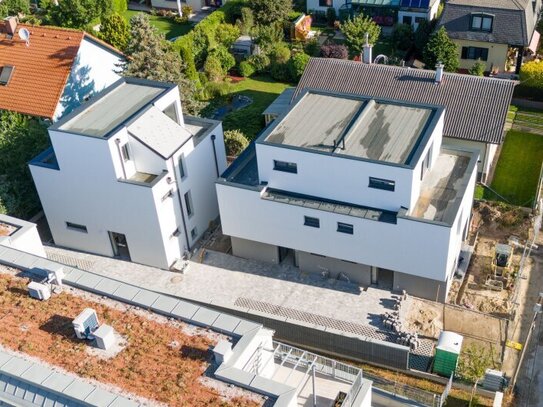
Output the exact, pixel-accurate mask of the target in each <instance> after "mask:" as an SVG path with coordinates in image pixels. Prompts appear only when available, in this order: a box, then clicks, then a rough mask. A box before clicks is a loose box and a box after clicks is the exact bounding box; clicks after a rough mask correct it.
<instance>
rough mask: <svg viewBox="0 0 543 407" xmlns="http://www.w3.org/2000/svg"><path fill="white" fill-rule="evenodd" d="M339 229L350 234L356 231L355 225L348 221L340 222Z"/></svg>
mask: <svg viewBox="0 0 543 407" xmlns="http://www.w3.org/2000/svg"><path fill="white" fill-rule="evenodd" d="M337 231H338V232H340V233H347V234H348V235H352V234H353V232H354V227H353V225H350V224H348V223H342V222H338V223H337Z"/></svg>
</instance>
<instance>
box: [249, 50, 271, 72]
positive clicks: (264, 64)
mask: <svg viewBox="0 0 543 407" xmlns="http://www.w3.org/2000/svg"><path fill="white" fill-rule="evenodd" d="M247 62H249V63H250V64H251V65H252V66H253V67H254V68H255V69H256V72H258V73H262V72H267V71H268V69H269V68H270V63H271V62H270V58H269V57H268V56H267V55H264V54H259V55H251V56H250V57H249V58H248V59H247Z"/></svg>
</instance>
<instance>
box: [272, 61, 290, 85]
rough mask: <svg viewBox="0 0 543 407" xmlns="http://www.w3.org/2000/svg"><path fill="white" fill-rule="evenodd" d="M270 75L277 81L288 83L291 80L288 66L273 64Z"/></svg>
mask: <svg viewBox="0 0 543 407" xmlns="http://www.w3.org/2000/svg"><path fill="white" fill-rule="evenodd" d="M270 75H271V77H272V78H273V79H275V80H276V81H280V82H288V80H289V79H290V72H289V68H288V64H272V65H271V69H270Z"/></svg>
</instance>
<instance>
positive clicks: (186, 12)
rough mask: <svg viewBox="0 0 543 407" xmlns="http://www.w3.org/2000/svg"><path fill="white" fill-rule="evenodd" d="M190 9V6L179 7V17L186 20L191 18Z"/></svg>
mask: <svg viewBox="0 0 543 407" xmlns="http://www.w3.org/2000/svg"><path fill="white" fill-rule="evenodd" d="M192 11H193V10H192V7H191V6H187V5H185V6H183V7H181V15H182V16H183V17H184V18H186V19H187V20H188V18H189V17H190V16H191V14H192Z"/></svg>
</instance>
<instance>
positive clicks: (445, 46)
mask: <svg viewBox="0 0 543 407" xmlns="http://www.w3.org/2000/svg"><path fill="white" fill-rule="evenodd" d="M423 62H424V64H425V65H426V68H428V69H435V67H436V65H437V64H438V63H439V62H441V63H442V64H443V65H445V70H446V71H448V72H456V71H457V70H458V66H459V61H458V48H457V46H456V44H455V43H454V42H453V41H452V40H451V39H450V38H449V36H448V35H447V31H446V30H445V27H441V28H440V29H439V30H437V31H436V32H434V33H433V34H432V35H431V36H430V39H429V40H428V43H427V44H426V47H425V48H424V52H423Z"/></svg>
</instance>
